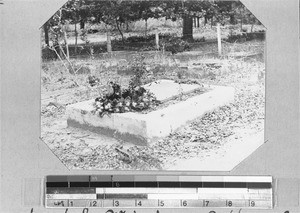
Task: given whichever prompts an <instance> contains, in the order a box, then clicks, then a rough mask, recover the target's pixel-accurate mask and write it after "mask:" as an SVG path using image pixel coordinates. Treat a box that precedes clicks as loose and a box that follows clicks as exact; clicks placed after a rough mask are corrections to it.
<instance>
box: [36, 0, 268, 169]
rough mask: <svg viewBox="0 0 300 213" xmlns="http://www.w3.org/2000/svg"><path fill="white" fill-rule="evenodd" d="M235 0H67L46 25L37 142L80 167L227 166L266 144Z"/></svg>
mask: <svg viewBox="0 0 300 213" xmlns="http://www.w3.org/2000/svg"><path fill="white" fill-rule="evenodd" d="M266 31H267V29H266V28H265V26H264V25H263V24H262V23H261V22H260V20H258V19H257V18H256V17H255V16H254V15H253V14H252V13H251V11H250V10H249V9H248V8H247V7H246V6H245V5H244V4H242V3H241V2H239V1H189V0H186V1H181V0H178V1H171V0H162V1H153V0H148V1H146V0H145V1H129V0H123V1H122V0H111V1H108V0H107V1H106V0H102V1H90V0H69V1H68V2H67V3H66V4H64V5H63V6H62V7H61V8H60V9H59V10H58V11H57V12H56V13H55V14H53V16H52V17H51V18H50V19H49V20H47V22H45V23H44V25H43V26H42V27H41V37H40V39H41V48H42V49H41V55H42V58H41V74H40V76H41V112H40V115H41V136H40V137H41V142H42V143H45V144H46V145H47V146H48V147H49V149H50V150H51V152H52V153H53V154H54V155H55V156H56V157H57V158H58V159H59V160H60V161H61V162H62V163H63V164H64V165H65V166H66V167H67V168H68V169H79V170H167V171H173V170H174V171H185V170H186V171H230V170H232V169H233V168H234V167H235V166H236V165H238V164H239V163H240V162H241V161H243V160H244V159H245V158H247V157H248V156H249V155H251V154H252V153H253V152H254V151H255V150H256V149H257V148H258V147H260V146H261V145H262V144H263V143H264V140H265V139H264V126H265V72H266V70H265V49H266V47H265V34H266Z"/></svg>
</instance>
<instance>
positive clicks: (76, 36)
mask: <svg viewBox="0 0 300 213" xmlns="http://www.w3.org/2000/svg"><path fill="white" fill-rule="evenodd" d="M77 39H78V33H77V23H76V22H75V55H76V56H77Z"/></svg>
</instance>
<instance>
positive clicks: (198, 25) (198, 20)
mask: <svg viewBox="0 0 300 213" xmlns="http://www.w3.org/2000/svg"><path fill="white" fill-rule="evenodd" d="M197 27H198V28H199V27H200V18H199V17H197Z"/></svg>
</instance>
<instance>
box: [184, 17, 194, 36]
mask: <svg viewBox="0 0 300 213" xmlns="http://www.w3.org/2000/svg"><path fill="white" fill-rule="evenodd" d="M182 35H183V36H182V38H183V39H184V40H188V41H192V40H193V18H192V17H191V16H188V15H185V16H183V31H182Z"/></svg>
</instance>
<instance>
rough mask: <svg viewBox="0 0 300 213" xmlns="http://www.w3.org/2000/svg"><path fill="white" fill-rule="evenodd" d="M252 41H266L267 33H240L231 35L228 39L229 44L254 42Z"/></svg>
mask: <svg viewBox="0 0 300 213" xmlns="http://www.w3.org/2000/svg"><path fill="white" fill-rule="evenodd" d="M252 40H265V32H264V31H259V32H250V33H240V34H232V35H229V36H228V38H227V39H226V41H227V42H230V43H233V42H242V41H252Z"/></svg>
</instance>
